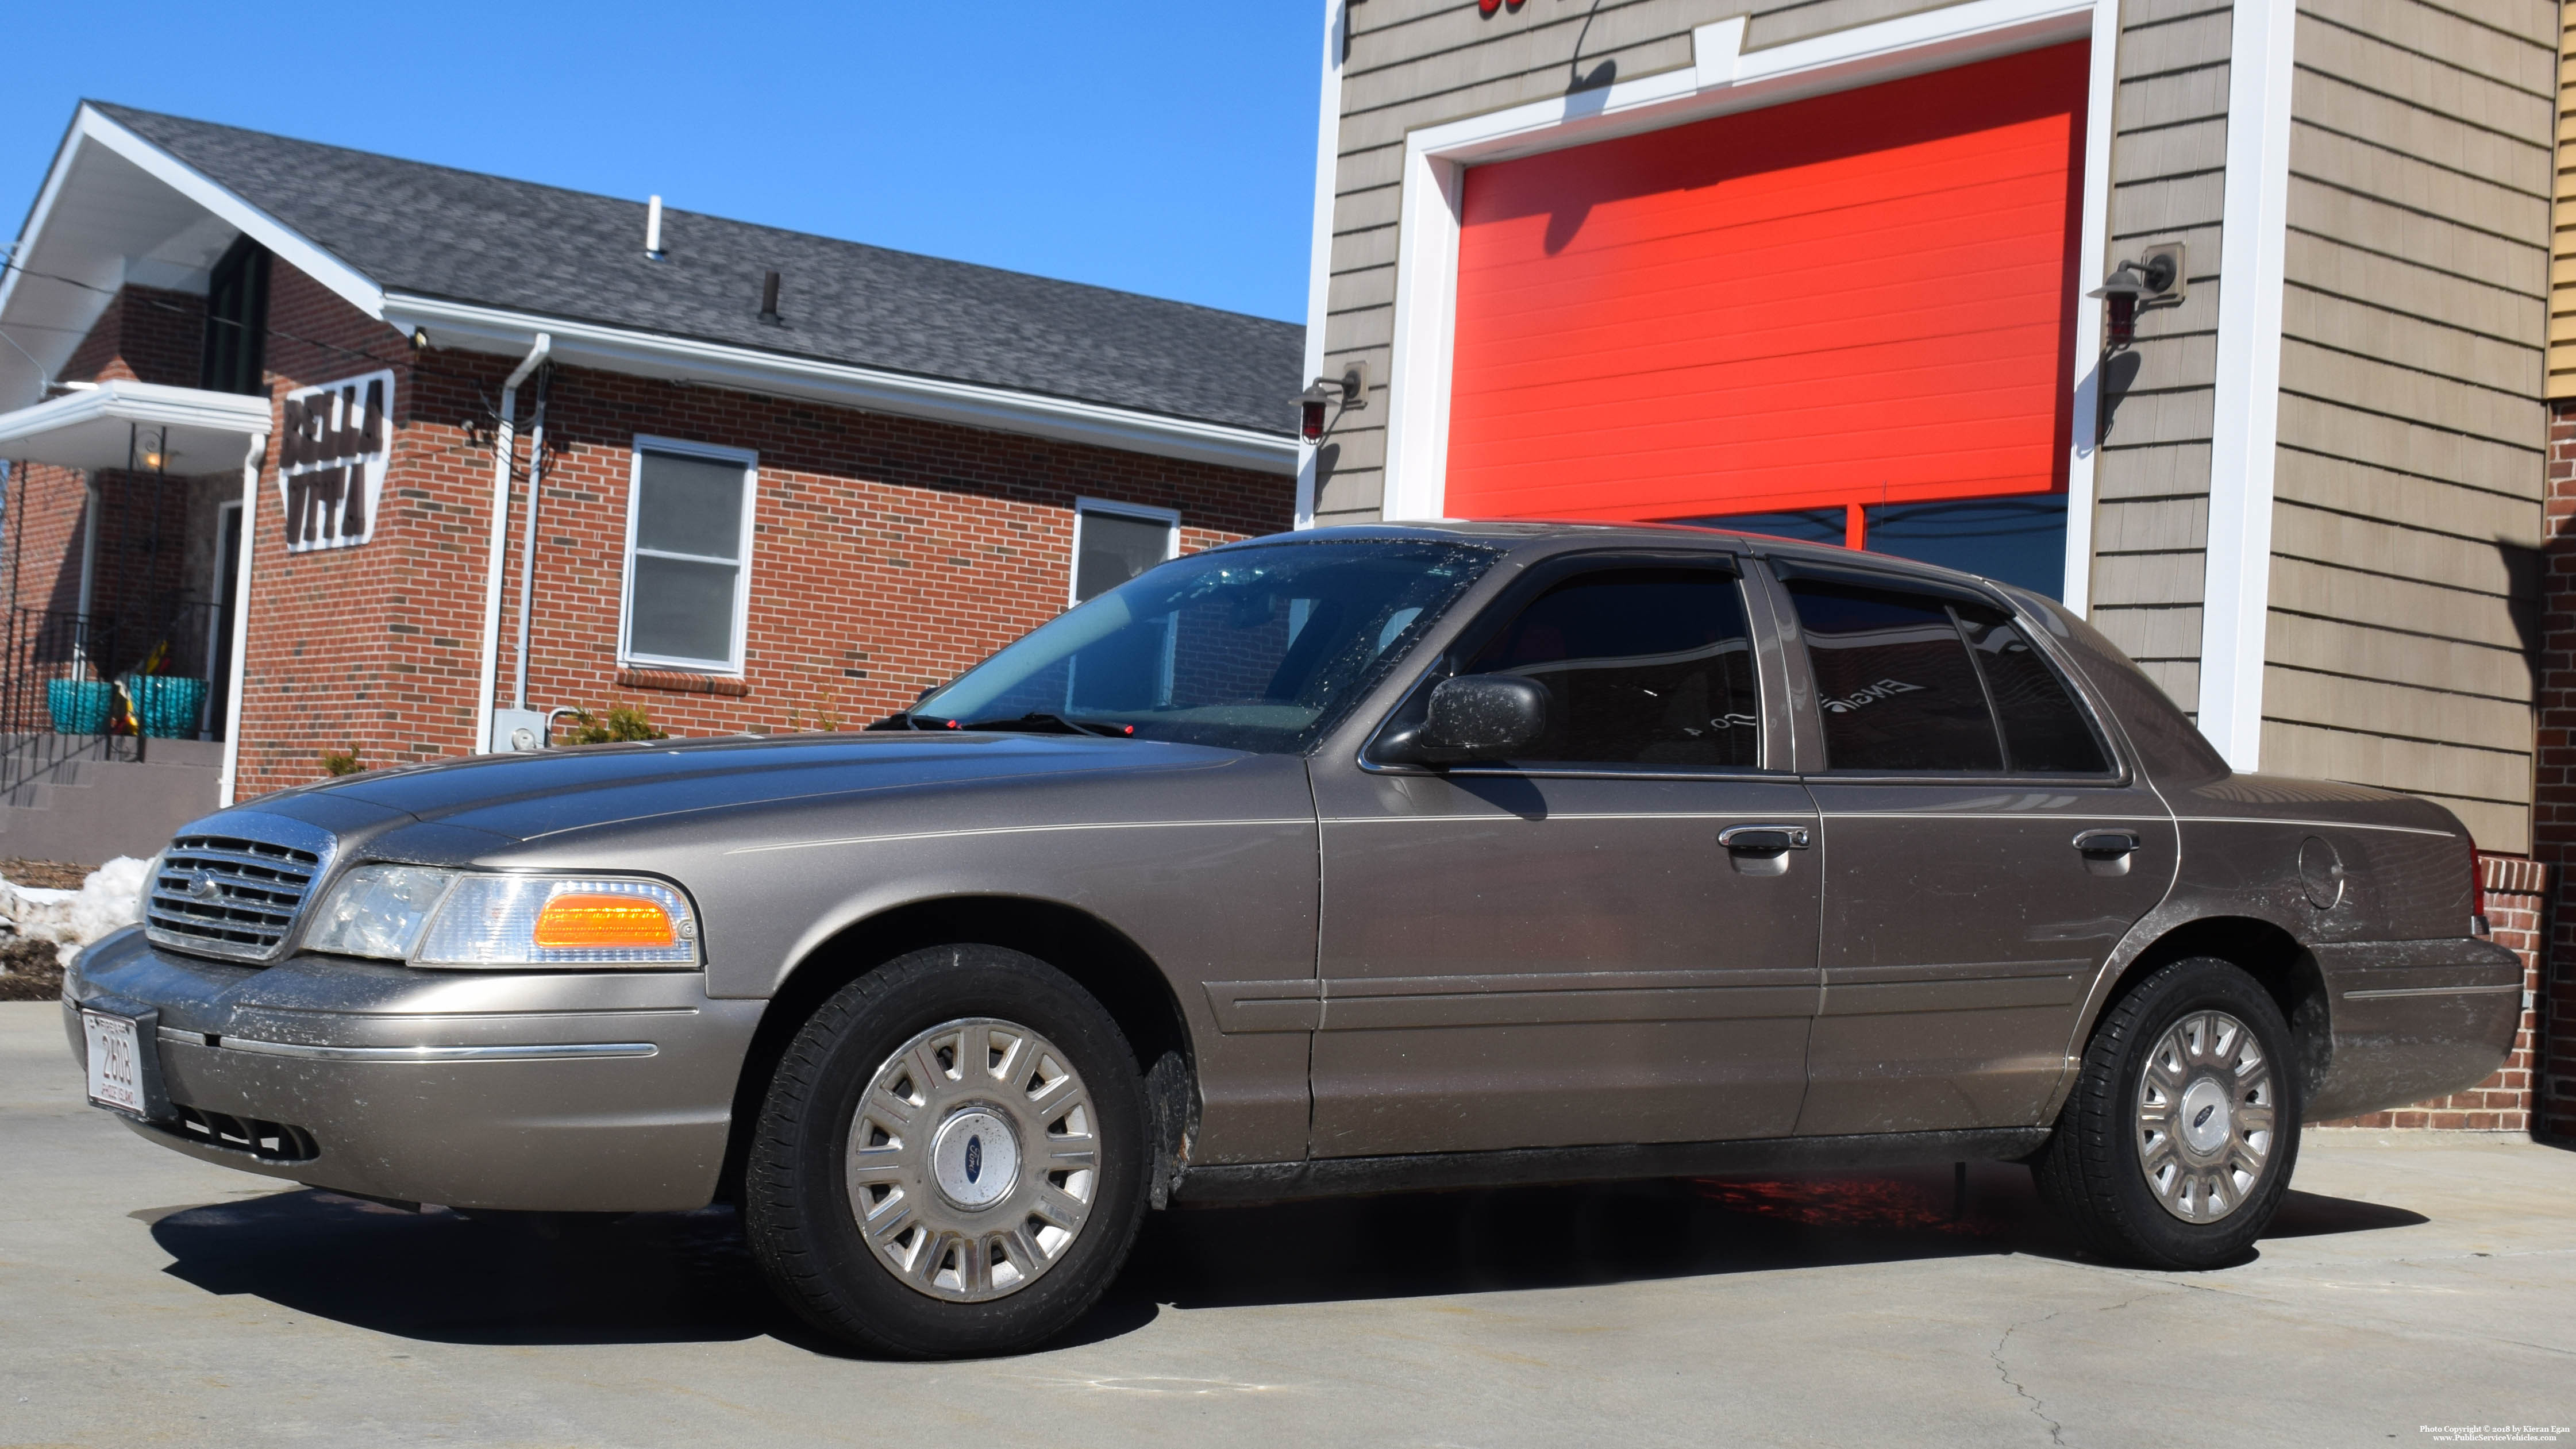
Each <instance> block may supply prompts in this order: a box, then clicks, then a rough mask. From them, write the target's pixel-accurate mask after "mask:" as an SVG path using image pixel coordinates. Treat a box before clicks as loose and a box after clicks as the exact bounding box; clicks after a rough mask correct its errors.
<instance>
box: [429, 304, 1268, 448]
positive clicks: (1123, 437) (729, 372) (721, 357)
mask: <svg viewBox="0 0 2576 1449" xmlns="http://www.w3.org/2000/svg"><path fill="white" fill-rule="evenodd" d="M384 317H385V320H386V321H388V322H390V323H392V324H393V325H394V326H396V327H397V328H400V329H401V330H403V331H405V332H409V331H413V330H415V329H422V328H425V329H427V330H428V331H429V333H430V334H431V337H432V339H433V340H434V341H435V342H436V344H437V345H438V346H441V347H462V348H466V349H469V350H472V351H477V352H514V351H517V350H518V349H519V348H521V347H524V346H526V345H527V341H528V339H529V338H530V337H532V336H538V335H551V336H552V337H553V338H554V360H555V362H556V363H557V365H559V366H582V367H595V368H598V369H600V370H601V371H604V372H623V373H628V374H631V375H634V376H638V377H656V378H666V379H672V380H685V381H688V382H694V383H702V384H705V385H707V386H711V387H738V388H741V389H743V390H744V391H747V392H763V393H773V394H779V395H784V396H791V397H800V398H807V399H811V400H813V401H815V402H821V403H829V404H832V405H834V406H838V407H851V408H862V409H865V410H867V411H870V412H881V413H894V414H898V415H900V416H904V417H917V418H927V419H930V420H931V421H934V422H944V423H954V424H956V425H958V426H960V427H969V428H984V429H988V430H991V431H995V432H1005V433H1023V434H1027V435H1030V436H1034V437H1042V438H1056V439H1060V440H1062V441H1065V442H1069V443H1084V444H1089V445H1091V446H1093V447H1102V448H1117V449H1120V450H1122V451H1126V452H1131V453H1150V454H1153V455H1156V456H1158V457H1165V458H1184V459H1188V460H1190V461H1193V462H1200V463H1214V464H1218V465H1220V466H1223V467H1229V468H1248V469H1253V470H1256V471H1259V472H1263V473H1278V474H1283V475H1288V474H1294V473H1295V472H1296V471H1297V462H1298V458H1297V455H1298V451H1299V450H1298V445H1297V440H1296V439H1295V438H1294V437H1291V436H1290V435H1289V434H1287V433H1286V432H1285V431H1282V432H1278V433H1266V432H1262V431H1261V430H1259V429H1257V428H1241V427H1233V426H1229V425H1227V424H1224V423H1210V422H1201V421H1198V420H1196V419H1192V418H1177V417H1169V416H1166V415H1164V414H1160V413H1148V412H1140V411H1137V410H1135V409H1132V408H1120V407H1111V406H1109V405H1107V404H1105V403H1090V402H1079V401H1076V400H1074V399H1071V398H1059V397H1049V396H1046V395H1044V394H1041V393H1030V392H1020V391H1017V390H1014V389H1011V388H1004V387H989V386H985V385H983V384H979V383H966V382H951V381H948V380H946V379H944V378H935V377H920V376H916V375H914V374H911V373H903V372H889V371H885V370H882V369H879V368H872V367H858V366H854V365H851V364H849V363H840V362H822V361H818V360H815V359H812V358H802V357H788V356H783V355H781V354H779V353H775V352H765V351H762V350H761V349H759V348H754V347H737V346H733V345H731V344H728V343H722V342H700V341H696V340H693V339H690V338H685V337H667V336H663V335H661V334H658V333H650V332H634V331H629V330H627V329H625V328H622V327H607V326H601V325H599V324H596V323H584V322H565V321H562V320H559V319H557V318H552V317H540V316H536V315H533V314H530V313H525V312H508V311H503V310H500V309H498V308H492V307H477V306H473V305H470V304H467V303H462V302H449V301H443V300H441V299H439V298H435V297H415V296H408V295H404V294H400V293H389V294H387V295H386V297H385V307H384ZM1287 410H1288V409H1287V401H1286V400H1285V399H1282V400H1281V402H1280V412H1281V415H1282V418H1283V420H1284V418H1285V416H1286V414H1287Z"/></svg>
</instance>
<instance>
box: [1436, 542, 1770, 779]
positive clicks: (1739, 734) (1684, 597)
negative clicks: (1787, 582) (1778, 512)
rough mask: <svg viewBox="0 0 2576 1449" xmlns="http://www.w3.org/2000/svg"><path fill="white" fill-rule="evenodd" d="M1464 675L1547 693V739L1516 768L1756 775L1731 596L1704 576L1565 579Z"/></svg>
mask: <svg viewBox="0 0 2576 1449" xmlns="http://www.w3.org/2000/svg"><path fill="white" fill-rule="evenodd" d="M1464 672H1466V673H1469V674H1525V675H1528V676H1529V677H1530V678H1532V679H1535V680H1537V681H1539V682H1540V683H1541V684H1543V685H1545V686H1547V690H1548V694H1549V697H1550V706H1549V710H1548V732H1547V734H1546V736H1545V737H1544V738H1542V739H1541V740H1540V741H1539V743H1538V744H1537V745H1536V746H1534V747H1532V748H1531V749H1528V750H1525V751H1523V752H1521V754H1520V755H1519V757H1518V758H1519V759H1521V760H1523V761H1527V762H1539V761H1565V762H1580V763H1588V764H1656V765H1744V766H1752V765H1759V764H1760V763H1761V758H1762V757H1761V747H1762V732H1761V720H1760V712H1761V696H1760V694H1759V692H1758V690H1757V689H1756V687H1755V684H1754V673H1753V646H1752V641H1751V639H1750V638H1749V637H1748V635H1747V633H1746V630H1745V627H1744V600H1743V595H1742V593H1741V591H1740V590H1739V588H1738V586H1737V584H1736V581H1735V579H1734V578H1733V577H1732V576H1730V575H1727V574H1723V573H1720V572H1717V571H1715V570H1712V569H1679V568H1673V569H1613V570H1604V571H1602V572H1600V573H1591V574H1582V575H1578V576H1577V577H1574V578H1571V579H1568V580H1566V581H1565V582H1563V583H1560V584H1558V585H1556V586H1555V587H1553V588H1551V589H1549V590H1548V591H1547V592H1546V593H1544V594H1542V595H1540V596H1539V597H1538V598H1537V599H1536V600H1534V601H1533V602H1531V604H1530V605H1529V606H1528V607H1527V608H1526V609H1523V610H1522V611H1521V613H1520V614H1519V615H1518V616H1517V617H1515V618H1514V619H1513V620H1512V622H1511V623H1510V624H1509V625H1507V626H1506V627H1505V628H1504V629H1503V630H1502V632H1501V633H1500V634H1498V635H1496V636H1495V637H1494V638H1493V639H1492V640H1491V641H1490V642H1488V643H1487V644H1486V645H1485V646H1484V648H1483V649H1481V650H1480V651H1478V653H1477V655H1476V658H1475V660H1474V662H1472V663H1471V664H1469V665H1468V667H1467V669H1466V670H1465V671H1464Z"/></svg>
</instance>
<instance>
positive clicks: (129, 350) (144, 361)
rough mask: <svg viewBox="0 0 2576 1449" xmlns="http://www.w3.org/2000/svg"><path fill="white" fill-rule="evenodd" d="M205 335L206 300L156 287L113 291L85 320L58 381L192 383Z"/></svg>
mask: <svg viewBox="0 0 2576 1449" xmlns="http://www.w3.org/2000/svg"><path fill="white" fill-rule="evenodd" d="M205 337H206V299H205V298H203V297H199V296H193V295H191V294H189V293H186V292H168V291H163V290H162V289H160V288H158V287H127V288H124V289H123V290H121V291H119V292H118V293H117V294H116V296H115V297H114V298H113V299H111V300H110V301H109V302H108V304H107V310H105V311H103V312H101V313H100V314H99V316H98V320H97V321H96V322H93V323H91V324H90V329H89V335H88V336H87V337H84V338H82V339H81V345H80V346H79V347H78V348H76V349H74V350H73V352H72V355H71V360H70V361H68V362H65V363H64V364H63V367H62V372H61V374H60V377H59V378H58V380H59V381H62V382H105V381H108V380H110V379H120V378H121V379H131V380H133V381H137V382H157V383H164V384H167V385H169V386H171V387H195V386H196V385H197V378H198V366H199V363H200V361H201V360H202V358H203V350H204V347H205Z"/></svg>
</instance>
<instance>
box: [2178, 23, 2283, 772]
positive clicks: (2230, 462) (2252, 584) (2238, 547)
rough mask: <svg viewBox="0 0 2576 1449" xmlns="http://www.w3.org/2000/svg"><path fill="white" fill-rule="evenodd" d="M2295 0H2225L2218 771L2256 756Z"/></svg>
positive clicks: (2214, 720)
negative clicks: (2228, 22)
mask: <svg viewBox="0 0 2576 1449" xmlns="http://www.w3.org/2000/svg"><path fill="white" fill-rule="evenodd" d="M2297 15H2298V10H2297V6H2296V4H2295V3H2294V0H2237V5H2236V11H2235V33H2234V37H2233V39H2232V42H2231V44H2230V46H2229V50H2228V81H2227V117H2228V120H2227V186H2226V201H2225V208H2226V209H2225V211H2224V212H2223V213H2222V219H2223V221H2224V222H2225V228H2224V230H2223V231H2222V233H2221V236H2220V241H2219V261H2218V270H2219V275H2220V276H2221V277H2222V278H2224V279H2225V280H2224V283H2223V285H2222V286H2221V287H2220V289H2219V294H2218V377H2217V398H2216V410H2215V415H2214V417H2213V418H2212V428H2211V445H2210V460H2209V544H2208V553H2207V556H2206V568H2207V573H2206V574H2205V576H2204V581H2203V587H2202V591H2201V615H2200V700H2199V705H2200V708H2199V711H2198V715H2199V720H2200V732H2201V733H2202V734H2203V735H2205V736H2207V737H2208V739H2209V742H2210V743H2211V744H2212V745H2214V746H2216V747H2217V749H2218V753H2219V754H2220V755H2221V756H2223V757H2225V759H2226V760H2227V763H2228V765H2229V766H2230V767H2232V768H2234V769H2238V770H2255V769H2260V768H2261V767H2262V759H2263V650H2264V637H2265V632H2266V630H2265V626H2266V624H2267V622H2268V617H2269V614H2270V610H2271V583H2272V469H2273V461H2274V451H2275V445H2276V444H2277V443H2278V442H2279V440H2280V430H2281V293H2282V286H2283V274H2284V272H2285V271H2286V269H2287V252H2288V227H2287V221H2288V212H2289V189H2290V86H2291V80H2292V71H2291V66H2290V61H2291V54H2292V45H2293V42H2294V39H2295V22H2296V19H2297Z"/></svg>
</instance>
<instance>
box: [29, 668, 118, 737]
mask: <svg viewBox="0 0 2576 1449" xmlns="http://www.w3.org/2000/svg"><path fill="white" fill-rule="evenodd" d="M115 704H116V695H115V692H114V690H113V689H112V688H111V687H110V686H109V685H108V682H107V681H106V680H104V679H49V680H47V681H45V713H47V714H49V715H51V716H52V717H53V724H54V733H55V734H58V735H103V734H106V733H107V716H108V711H109V710H111V709H113V708H114V707H115Z"/></svg>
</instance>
